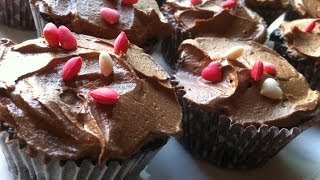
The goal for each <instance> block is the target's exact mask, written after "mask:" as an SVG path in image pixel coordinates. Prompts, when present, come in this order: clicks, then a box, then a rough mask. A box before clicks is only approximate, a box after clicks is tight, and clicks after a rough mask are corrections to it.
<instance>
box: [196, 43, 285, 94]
mask: <svg viewBox="0 0 320 180" xmlns="http://www.w3.org/2000/svg"><path fill="white" fill-rule="evenodd" d="M243 51H244V48H243V47H241V46H234V47H232V48H230V49H229V50H228V51H226V53H225V54H224V55H222V56H220V57H221V58H226V59H227V60H229V61H235V60H236V59H237V58H239V57H241V55H242V53H243ZM214 58H217V56H215V57H214ZM221 66H222V65H221V63H220V62H219V61H213V62H211V63H209V65H208V66H207V67H205V68H204V69H203V70H202V72H201V76H202V78H203V79H205V80H207V81H211V82H213V83H218V82H221V81H222V79H223V72H222V68H221ZM264 73H266V74H268V75H270V76H276V74H277V69H276V66H275V65H274V64H272V63H269V62H263V61H257V62H255V63H254V65H253V67H252V68H251V70H250V75H251V78H252V79H253V80H254V81H260V80H262V77H263V75H264ZM260 94H261V95H263V96H266V97H269V98H271V99H279V98H281V96H282V90H281V88H280V87H279V84H278V83H277V81H276V80H275V79H273V78H267V79H265V80H264V82H263V84H262V88H261V91H260Z"/></svg>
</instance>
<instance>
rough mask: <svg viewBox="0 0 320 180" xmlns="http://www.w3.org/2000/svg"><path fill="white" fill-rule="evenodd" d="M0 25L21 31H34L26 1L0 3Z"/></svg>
mask: <svg viewBox="0 0 320 180" xmlns="http://www.w3.org/2000/svg"><path fill="white" fill-rule="evenodd" d="M0 23H1V24H6V25H9V26H12V27H17V28H21V29H34V27H35V26H34V21H33V18H32V13H31V10H30V5H29V2H28V0H2V1H0Z"/></svg>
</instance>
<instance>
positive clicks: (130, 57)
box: [0, 35, 181, 179]
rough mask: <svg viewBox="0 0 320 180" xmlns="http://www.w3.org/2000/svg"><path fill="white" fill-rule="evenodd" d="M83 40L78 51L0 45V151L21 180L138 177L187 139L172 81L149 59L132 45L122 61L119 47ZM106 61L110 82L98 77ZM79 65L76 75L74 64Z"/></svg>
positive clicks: (39, 44)
mask: <svg viewBox="0 0 320 180" xmlns="http://www.w3.org/2000/svg"><path fill="white" fill-rule="evenodd" d="M76 40H77V44H78V45H77V48H76V49H75V50H72V51H69V50H65V49H61V48H60V47H57V48H51V47H50V46H48V44H47V43H46V41H45V40H44V39H43V38H38V39H34V40H29V41H25V42H23V43H21V44H14V43H13V42H11V41H10V40H7V39H2V40H1V46H0V48H1V49H0V50H1V51H0V52H1V57H0V74H1V75H0V124H1V126H0V127H1V132H0V137H1V138H0V139H1V141H0V144H1V148H2V151H3V153H4V155H5V157H6V160H7V162H8V164H9V168H10V171H11V173H12V175H13V177H14V178H15V179H54V178H55V177H60V178H61V179H123V178H125V177H128V176H129V177H131V176H134V175H139V173H140V171H142V170H143V169H144V167H145V166H146V165H147V164H148V162H149V161H150V160H151V158H152V157H153V156H154V155H155V153H156V152H157V151H158V150H159V149H160V148H161V147H162V146H163V145H164V144H165V143H166V140H167V138H168V136H169V135H179V134H181V127H180V125H181V107H180V106H179V104H178V101H177V99H176V96H175V95H174V90H173V88H172V87H171V85H170V82H169V76H168V74H167V73H166V72H165V71H164V70H162V68H161V67H160V66H159V65H157V64H156V63H155V62H154V60H153V59H152V58H151V57H150V56H149V55H147V54H145V53H143V50H142V49H140V48H138V47H137V46H135V45H132V44H131V45H129V49H128V51H127V53H126V55H115V54H113V53H112V52H113V46H114V45H113V41H109V40H103V39H99V38H95V37H91V36H86V35H76ZM102 53H104V54H105V55H104V56H109V55H106V53H109V54H110V55H111V57H112V58H109V60H110V63H111V64H113V71H112V73H111V74H110V73H108V74H110V75H109V76H105V73H103V74H102V73H100V71H99V63H101V62H102V61H101V62H100V60H101V59H104V58H102V57H104V56H102V55H101V54H102ZM80 57H81V58H82V67H81V66H80V68H81V70H80V72H79V73H78V74H76V70H75V69H77V68H78V67H79V64H78V61H71V60H72V59H74V58H76V59H78V60H79V59H80ZM70 58H71V59H70ZM68 59H70V60H68ZM107 59H108V58H107ZM66 62H67V63H66ZM69 62H71V64H70V63H69ZM110 63H109V64H110ZM66 67H67V70H66V69H65V68H66ZM68 68H69V69H68ZM100 68H101V67H100ZM101 70H102V69H101ZM102 72H105V71H104V70H102ZM71 74H73V76H71ZM67 77H68V78H67ZM70 77H72V78H71V79H70ZM101 89H108V91H102V90H101ZM98 90H100V91H98Z"/></svg>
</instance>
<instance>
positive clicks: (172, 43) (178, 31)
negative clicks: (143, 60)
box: [161, 10, 194, 69]
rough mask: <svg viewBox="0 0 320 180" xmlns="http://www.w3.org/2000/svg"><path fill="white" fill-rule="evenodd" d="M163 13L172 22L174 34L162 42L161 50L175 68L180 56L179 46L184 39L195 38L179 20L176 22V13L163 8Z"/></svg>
mask: <svg viewBox="0 0 320 180" xmlns="http://www.w3.org/2000/svg"><path fill="white" fill-rule="evenodd" d="M162 13H163V15H164V16H165V17H166V18H167V20H168V21H169V23H170V24H171V26H172V28H173V31H172V34H171V35H170V36H169V37H168V38H166V39H164V40H162V43H161V52H162V55H163V57H164V60H165V61H166V62H167V63H168V64H169V65H170V67H172V68H173V69H175V66H176V63H177V61H178V58H179V53H178V48H179V46H180V44H181V43H182V41H184V40H186V39H193V38H194V37H193V36H192V34H190V33H187V32H185V31H183V30H182V29H183V28H182V27H181V25H180V24H179V22H176V20H175V17H174V15H173V14H172V12H166V11H163V10H162Z"/></svg>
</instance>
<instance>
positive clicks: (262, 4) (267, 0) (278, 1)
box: [244, 0, 290, 9]
mask: <svg viewBox="0 0 320 180" xmlns="http://www.w3.org/2000/svg"><path fill="white" fill-rule="evenodd" d="M244 2H245V4H246V5H247V6H248V7H250V8H255V7H257V8H265V9H287V8H289V5H290V3H289V0H244Z"/></svg>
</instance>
